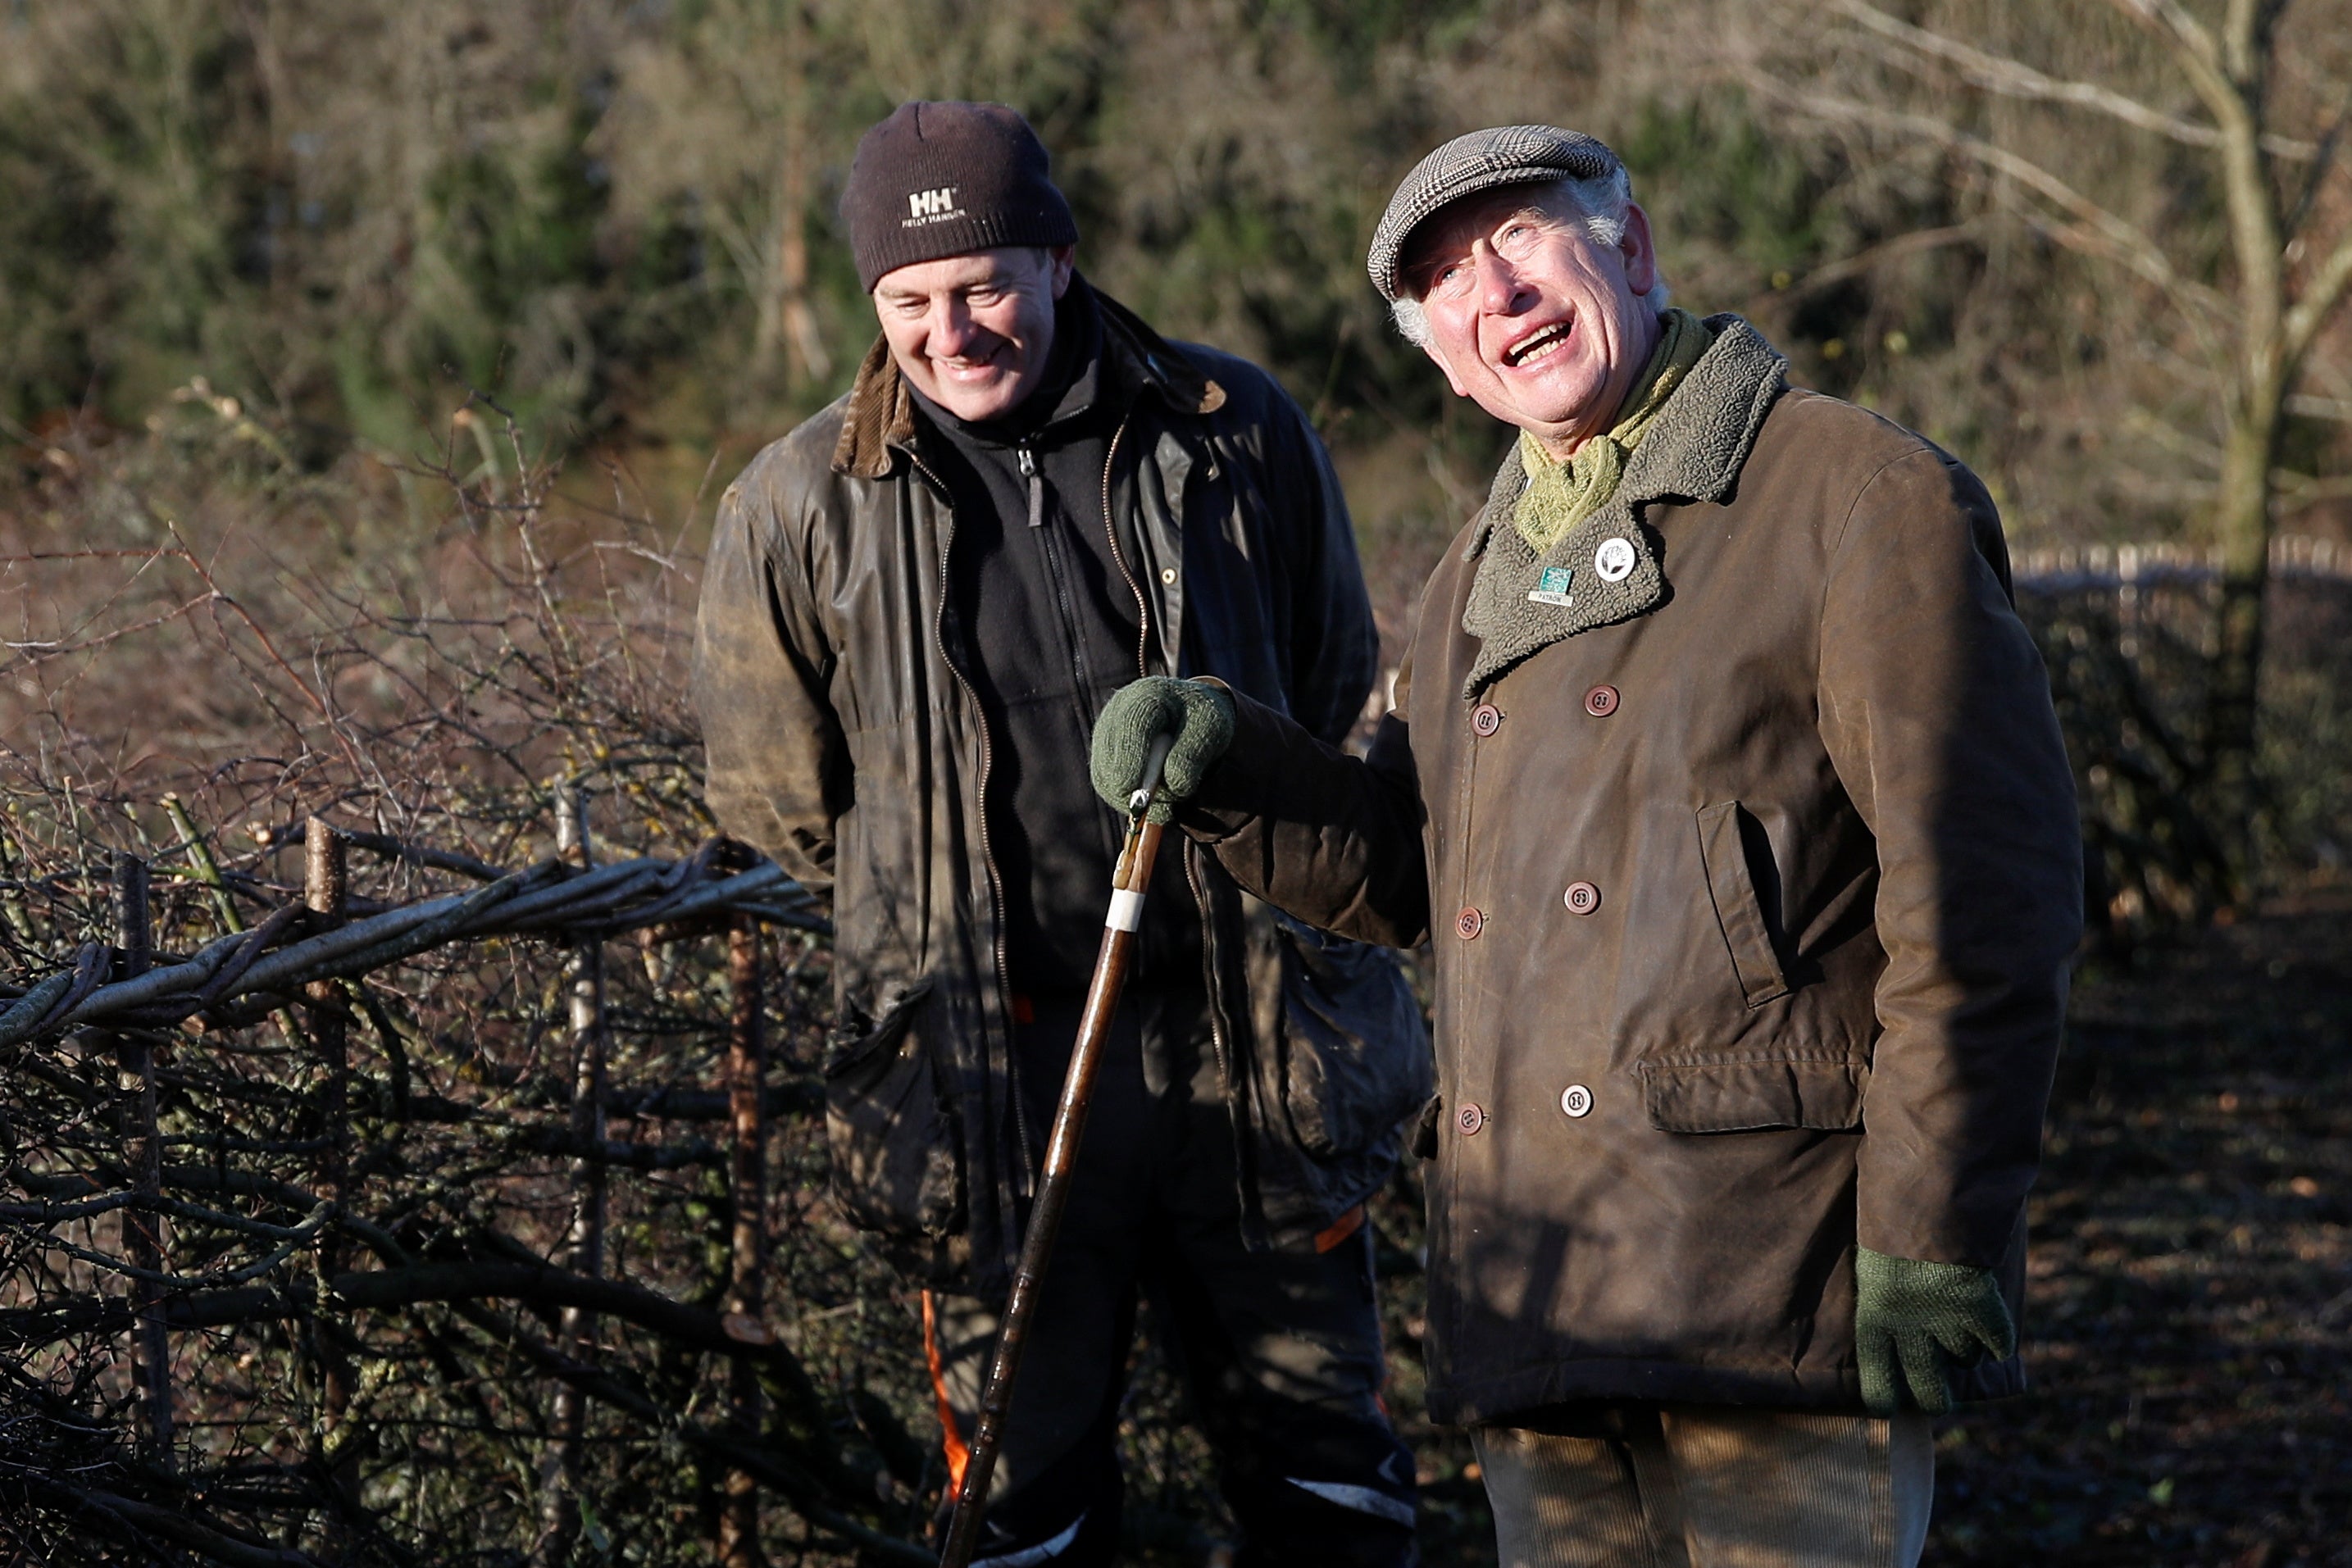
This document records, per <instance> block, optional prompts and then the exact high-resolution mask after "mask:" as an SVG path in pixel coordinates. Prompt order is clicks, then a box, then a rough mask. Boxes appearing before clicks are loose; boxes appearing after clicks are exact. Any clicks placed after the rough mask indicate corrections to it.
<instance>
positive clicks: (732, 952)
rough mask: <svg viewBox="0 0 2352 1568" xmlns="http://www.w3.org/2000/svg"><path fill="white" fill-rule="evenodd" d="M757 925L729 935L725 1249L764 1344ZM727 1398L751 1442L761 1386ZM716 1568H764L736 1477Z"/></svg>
mask: <svg viewBox="0 0 2352 1568" xmlns="http://www.w3.org/2000/svg"><path fill="white" fill-rule="evenodd" d="M760 971H761V962H760V921H759V917H758V916H757V915H737V916H735V919H734V922H733V925H731V926H730V929H729V931H728V934H727V989H728V998H729V1001H730V1008H729V1017H728V1026H729V1027H728V1035H727V1110H728V1121H729V1124H730V1134H731V1140H730V1149H729V1158H728V1185H729V1186H730V1189H731V1196H732V1199H733V1202H732V1207H733V1210H734V1216H735V1230H734V1236H733V1238H732V1245H731V1247H730V1260H731V1263H732V1269H731V1274H732V1278H731V1281H730V1285H729V1289H728V1295H727V1311H728V1312H729V1314H730V1316H733V1317H740V1318H742V1319H744V1320H745V1322H744V1324H743V1327H744V1329H745V1330H746V1331H748V1332H750V1333H757V1334H759V1335H761V1337H764V1334H765V1330H764V1329H763V1328H762V1327H761V1324H760V1308H761V1271H762V1270H763V1269H764V1268H765V1266H766V1262H767V1260H766V1256H765V1253H766V1242H767V1228H766V1226H765V1225H764V1224H763V1223H762V1221H763V1220H764V1218H765V1217H766V1212H767V1196H768V1181H767V1163H768V1161H767V1134H768V1127H767V1119H766V1117H765V1116H764V1115H763V1114H762V1113H761V1103H760V1095H761V1088H762V1086H763V1085H764V1083H765V1082H766V1079H767V1067H768V1052H767V1039H766V1034H765V1031H764V1030H761V1027H760ZM727 1376H728V1393H729V1396H730V1399H731V1400H732V1402H733V1405H734V1412H733V1416H734V1421H735V1424H736V1425H737V1426H739V1427H741V1428H742V1429H743V1431H744V1433H745V1435H746V1436H747V1437H748V1436H750V1435H751V1434H754V1433H756V1432H757V1431H758V1430H759V1427H760V1378H759V1373H758V1371H757V1370H756V1369H755V1368H754V1367H753V1366H752V1365H751V1363H750V1362H748V1361H743V1360H740V1359H739V1360H736V1361H734V1362H732V1363H730V1364H729V1367H728V1374H727ZM763 1561H764V1559H763V1558H762V1557H761V1551H760V1489H759V1484H758V1482H756V1481H755V1480H753V1479H752V1478H751V1476H750V1475H748V1474H746V1473H745V1472H743V1471H741V1470H730V1471H728V1472H727V1491H726V1499H725V1501H724V1502H723V1503H722V1504H721V1505H720V1512H719V1564H720V1568H761V1563H762V1562H763Z"/></svg>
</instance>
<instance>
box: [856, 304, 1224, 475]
mask: <svg viewBox="0 0 2352 1568" xmlns="http://www.w3.org/2000/svg"><path fill="white" fill-rule="evenodd" d="M1070 287H1073V288H1091V287H1092V285H1090V284H1088V283H1087V280H1086V279H1085V278H1084V277H1073V278H1072V279H1071V280H1070ZM1094 298H1095V305H1096V307H1097V309H1098V310H1099V311H1100V312H1101V317H1102V351H1103V357H1104V359H1105V360H1106V361H1116V364H1115V365H1114V366H1113V367H1112V368H1113V369H1114V370H1115V371H1116V373H1117V374H1118V375H1119V376H1121V377H1123V378H1124V379H1126V380H1127V381H1128V382H1129V383H1130V384H1132V385H1135V386H1138V387H1141V388H1143V389H1144V390H1145V391H1147V392H1151V393H1153V394H1154V395H1156V396H1157V397H1159V398H1160V401H1162V402H1165V403H1166V404H1167V405H1168V406H1169V407H1170V408H1171V410H1173V411H1174V412H1176V413H1194V414H1202V413H1215V412H1216V411H1217V410H1218V409H1220V408H1223V406H1224V404H1225V389H1224V388H1223V387H1221V386H1219V385H1218V384H1217V383H1216V382H1214V381H1213V380H1212V379H1211V378H1210V377H1209V375H1208V374H1207V372H1205V371H1202V369H1201V368H1200V366H1199V365H1197V364H1195V363H1194V362H1193V361H1192V357H1191V356H1190V355H1188V354H1186V353H1185V352H1184V351H1183V350H1181V349H1179V348H1177V347H1176V345H1174V344H1173V343H1171V342H1170V341H1168V340H1167V339H1165V338H1162V337H1161V336H1160V334H1159V333H1157V332H1155V331H1153V330H1152V329H1150V327H1148V326H1146V325H1145V324H1144V322H1143V320H1142V319H1141V318H1140V317H1139V316H1137V315H1136V314H1135V312H1133V311H1132V310H1129V308H1127V307H1126V306H1124V305H1121V304H1120V303H1119V302H1118V300H1116V299H1113V298H1111V297H1110V296H1109V295H1108V294H1105V293H1104V292H1103V291H1102V290H1100V289H1098V288H1097V289H1094ZM915 430H916V421H915V398H914V393H913V392H911V391H910V390H909V389H908V385H907V379H906V377H904V376H902V375H900V374H899V373H898V361H896V360H893V359H892V358H891V357H890V343H889V340H887V338H883V337H881V336H879V335H877V336H876V338H875V340H874V346H873V347H872V348H870V349H868V350H866V358H865V360H864V361H861V362H860V363H859V365H858V367H857V378H856V381H854V382H851V383H850V388H849V402H848V406H847V407H846V408H845V410H844V411H843V414H842V421H841V437H840V439H839V440H837V441H836V442H835V443H834V447H833V470H834V472H835V473H836V474H845V475H847V476H850V477H851V478H853V479H879V478H882V477H884V476H887V474H888V473H889V472H890V465H891V461H892V459H891V453H892V452H893V451H894V450H900V451H906V452H909V453H911V452H912V451H913V449H914V444H915Z"/></svg>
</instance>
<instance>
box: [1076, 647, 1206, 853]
mask: <svg viewBox="0 0 2352 1568" xmlns="http://www.w3.org/2000/svg"><path fill="white" fill-rule="evenodd" d="M1162 735H1172V736H1174V737H1176V743H1175V744H1174V745H1173V746H1171V747H1169V748H1168V766H1167V768H1165V769H1164V770H1163V771H1162V772H1161V774H1160V797H1159V799H1158V800H1155V801H1153V802H1152V806H1151V811H1150V817H1151V820H1152V821H1155V822H1165V821H1168V819H1169V818H1170V817H1171V816H1172V815H1173V814H1174V812H1175V802H1176V801H1178V800H1183V799H1185V798H1186V797H1188V796H1190V795H1191V794H1192V792H1193V791H1194V790H1196V789H1199V788H1200V787H1201V780H1202V779H1203V778H1204V777H1206V776H1207V774H1208V771H1209V768H1210V765H1211V764H1213V763H1214V762H1215V761H1216V760H1217V758H1220V757H1223V755H1224V754H1225V747H1228V746H1231V745H1232V744H1233V743H1234V699H1233V698H1232V697H1230V696H1227V695H1225V691H1224V688H1223V687H1222V686H1213V685H1208V684H1207V683H1205V682H1202V681H1175V680H1170V679H1169V678H1168V677H1167V676H1165V675H1153V676H1150V677H1148V678H1147V679H1144V680H1140V681H1136V682H1134V683H1132V684H1130V685H1124V686H1121V687H1119V689H1118V691H1116V692H1114V693H1112V694H1111V699H1110V701H1108V702H1107V703H1105V704H1103V710H1102V716H1101V717H1099V718H1097V719H1096V720H1095V738H1094V756H1093V758H1092V771H1093V774H1094V782H1095V793H1096V794H1097V795H1100V796H1101V797H1102V798H1103V799H1104V800H1108V801H1109V802H1110V803H1111V809H1112V810H1117V811H1125V810H1127V803H1128V800H1129V799H1130V798H1131V797H1132V796H1133V795H1134V794H1135V792H1136V790H1138V789H1141V788H1142V786H1143V768H1144V765H1145V764H1146V763H1147V762H1148V761H1150V757H1151V743H1152V741H1153V740H1155V739H1157V738H1158V737H1160V736H1162Z"/></svg>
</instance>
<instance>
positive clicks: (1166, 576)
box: [1160, 566, 1176, 588]
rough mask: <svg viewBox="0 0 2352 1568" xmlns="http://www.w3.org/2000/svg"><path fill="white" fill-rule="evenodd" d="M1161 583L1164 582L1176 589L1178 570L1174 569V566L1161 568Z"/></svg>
mask: <svg viewBox="0 0 2352 1568" xmlns="http://www.w3.org/2000/svg"><path fill="white" fill-rule="evenodd" d="M1160 581H1162V582H1164V583H1166V584H1167V585H1168V586H1169V587H1171V588H1173V587H1175V586H1176V569H1175V568H1174V567H1172V566H1163V567H1161V568H1160Z"/></svg>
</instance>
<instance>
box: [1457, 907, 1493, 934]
mask: <svg viewBox="0 0 2352 1568" xmlns="http://www.w3.org/2000/svg"><path fill="white" fill-rule="evenodd" d="M1485 929H1486V916H1485V915H1481V914H1480V913H1479V912H1478V911H1477V910H1475V909H1473V908H1471V907H1469V906H1468V905H1466V904H1465V906H1464V907H1463V910H1462V913H1461V914H1459V915H1455V916H1454V935H1455V936H1459V937H1461V938H1462V940H1464V941H1465V942H1468V941H1471V940H1474V939H1475V937H1476V936H1477V935H1478V933H1479V932H1481V931H1484V930H1485Z"/></svg>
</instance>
